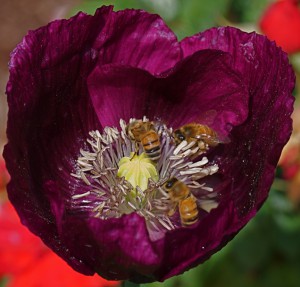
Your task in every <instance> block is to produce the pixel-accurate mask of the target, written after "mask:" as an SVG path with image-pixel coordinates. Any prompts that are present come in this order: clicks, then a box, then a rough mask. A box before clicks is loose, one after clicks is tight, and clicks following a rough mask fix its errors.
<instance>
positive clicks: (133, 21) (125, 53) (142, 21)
mask: <svg viewBox="0 0 300 287" xmlns="http://www.w3.org/2000/svg"><path fill="white" fill-rule="evenodd" d="M96 15H97V13H96ZM102 43H103V44H102ZM93 47H95V48H97V49H99V48H101V49H100V50H99V64H100V65H102V64H107V63H118V64H121V65H130V66H133V67H138V68H142V69H144V70H146V71H149V72H150V73H152V74H158V73H161V72H163V71H165V70H167V69H169V68H171V67H173V66H174V65H175V64H176V62H177V61H179V60H180V58H181V49H180V45H179V43H178V42H177V38H176V36H175V35H174V33H173V32H172V31H171V30H170V29H169V28H168V27H167V26H166V24H165V23H164V21H163V20H162V19H161V18H160V17H159V16H158V15H152V14H149V13H147V12H145V11H141V10H124V11H118V12H115V13H112V14H111V15H110V17H109V18H108V19H107V21H106V25H105V29H103V31H102V32H101V34H99V36H98V38H97V39H96V41H95V43H94V45H93ZM149 59H151V60H150V61H149Z"/></svg>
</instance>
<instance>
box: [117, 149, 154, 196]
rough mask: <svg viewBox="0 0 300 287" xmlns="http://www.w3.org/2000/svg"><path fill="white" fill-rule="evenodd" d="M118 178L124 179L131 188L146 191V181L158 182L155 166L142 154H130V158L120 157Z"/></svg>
mask: <svg viewBox="0 0 300 287" xmlns="http://www.w3.org/2000/svg"><path fill="white" fill-rule="evenodd" d="M118 176H119V177H124V178H125V179H126V180H127V181H128V182H130V184H131V185H132V186H133V188H136V187H137V186H139V187H140V189H141V190H143V191H144V190H146V189H147V187H148V180H149V178H151V179H152V180H153V181H158V173H157V170H156V167H155V164H154V163H153V162H152V161H151V160H150V159H149V158H148V157H147V156H146V155H145V153H142V154H141V155H136V154H135V155H134V153H131V154H130V157H122V158H121V160H120V162H119V169H118Z"/></svg>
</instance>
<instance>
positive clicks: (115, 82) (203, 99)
mask: <svg viewBox="0 0 300 287" xmlns="http://www.w3.org/2000/svg"><path fill="white" fill-rule="evenodd" d="M231 61H232V59H231V56H230V55H229V54H227V53H223V52H221V51H212V50H211V51H210V50H205V51H201V52H198V53H196V54H194V55H192V56H190V57H188V58H187V59H185V60H183V61H182V62H180V63H178V64H177V65H176V66H175V67H174V68H173V69H170V70H168V71H166V72H165V73H163V74H160V75H158V76H156V77H155V76H153V75H151V74H150V73H148V72H146V71H144V70H140V69H137V68H131V67H126V66H119V65H118V66H116V65H106V66H99V67H96V68H95V69H94V71H93V72H92V74H91V75H90V77H89V78H88V87H89V91H90V95H91V98H92V101H93V104H94V107H95V111H96V113H97V116H98V118H99V121H100V123H101V125H102V126H116V125H118V122H119V119H120V118H122V119H124V120H126V121H128V120H129V119H130V118H132V117H135V118H142V117H143V116H144V115H147V117H149V118H151V119H155V118H156V119H161V120H163V121H164V122H167V123H168V124H170V125H172V126H175V127H178V126H180V125H182V124H186V123H189V122H192V121H197V122H199V121H200V122H203V123H207V124H208V123H209V125H210V126H211V127H212V128H215V129H216V130H217V131H218V132H220V133H221V134H223V135H227V134H228V132H229V131H230V130H231V128H232V126H234V125H238V124H240V123H241V122H243V121H244V120H245V119H246V117H247V112H248V110H247V105H248V92H247V91H246V89H245V87H244V84H243V81H242V78H241V75H240V74H239V73H236V72H235V71H234V70H232V69H231V67H230V63H231ZM109 111H114V112H113V113H110V112H109Z"/></svg>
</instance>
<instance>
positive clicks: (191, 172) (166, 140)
mask: <svg viewBox="0 0 300 287" xmlns="http://www.w3.org/2000/svg"><path fill="white" fill-rule="evenodd" d="M185 131H188V133H185ZM201 131H202V132H203V134H201ZM204 132H205V134H204ZM197 133H198V134H197ZM199 133H200V134H199ZM89 135H90V138H89V139H87V141H86V142H87V144H88V148H85V149H81V150H80V155H79V157H78V159H77V164H76V168H75V169H76V170H75V171H73V173H72V176H74V178H75V179H76V180H78V181H79V182H80V181H81V182H82V183H83V184H84V185H85V186H86V187H85V190H87V191H86V192H80V193H77V191H76V190H74V194H73V195H72V196H71V201H72V206H73V208H74V210H75V212H76V211H78V212H79V213H80V214H86V216H93V217H97V218H100V219H102V220H106V219H109V218H113V217H116V218H117V217H120V216H122V215H123V214H130V213H132V212H136V213H137V214H139V215H140V216H142V217H144V218H145V221H146V223H147V227H148V229H149V231H150V234H155V235H153V236H154V237H155V238H156V237H157V234H159V233H160V232H163V231H164V230H172V229H175V228H180V227H185V226H190V225H193V224H195V223H196V222H197V221H198V220H201V216H200V215H199V214H200V213H199V210H200V209H202V210H203V211H205V212H210V210H211V209H213V208H216V207H217V205H218V199H217V198H218V195H217V194H216V193H214V192H213V187H210V186H207V185H206V184H205V183H203V178H205V177H206V176H210V175H213V174H215V173H217V172H218V165H217V164H215V163H211V162H210V160H209V159H208V158H207V157H206V156H205V152H206V151H207V150H208V149H209V148H211V147H214V146H215V145H216V142H217V140H216V139H212V137H215V138H216V137H217V135H216V133H215V132H214V131H212V130H211V129H209V128H208V127H207V126H201V125H196V124H193V125H191V124H189V127H188V129H187V128H185V126H183V127H181V128H180V129H177V130H175V131H173V129H172V128H169V127H167V126H166V125H165V124H164V123H162V122H161V121H149V120H148V119H147V118H146V117H143V119H130V120H129V123H126V122H125V121H124V120H120V128H119V129H118V128H115V127H106V128H104V130H103V131H102V132H99V131H91V132H90V133H89ZM207 135H209V137H208V136H207ZM204 146H205V147H204ZM200 180H201V183H200V182H199V181H200ZM176 214H178V215H179V217H178V216H176ZM178 218H179V219H178Z"/></svg>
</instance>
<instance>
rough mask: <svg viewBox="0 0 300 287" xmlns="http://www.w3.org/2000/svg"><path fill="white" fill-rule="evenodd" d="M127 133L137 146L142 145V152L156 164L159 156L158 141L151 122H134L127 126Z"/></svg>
mask: <svg viewBox="0 0 300 287" xmlns="http://www.w3.org/2000/svg"><path fill="white" fill-rule="evenodd" d="M127 133H128V135H129V137H130V138H131V139H132V140H134V141H135V142H136V143H137V144H139V143H141V144H142V146H143V149H144V152H145V153H146V155H147V156H148V157H149V158H150V159H151V160H152V161H154V162H157V161H158V160H159V158H160V154H161V148H160V140H159V135H158V134H157V132H156V130H155V127H154V123H153V122H150V121H147V122H144V121H142V120H135V121H133V122H131V123H130V124H129V125H128V126H127ZM137 149H138V147H137Z"/></svg>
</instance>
